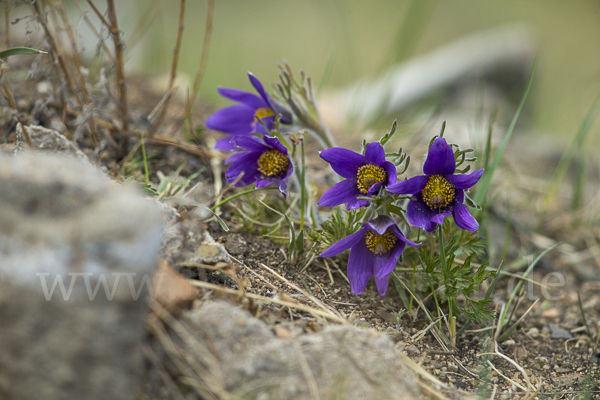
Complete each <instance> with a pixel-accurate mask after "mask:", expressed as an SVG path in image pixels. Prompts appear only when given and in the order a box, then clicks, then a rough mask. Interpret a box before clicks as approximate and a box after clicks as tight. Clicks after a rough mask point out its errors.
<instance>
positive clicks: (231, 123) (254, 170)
mask: <svg viewBox="0 0 600 400" xmlns="http://www.w3.org/2000/svg"><path fill="white" fill-rule="evenodd" d="M248 78H250V82H251V83H252V86H254V89H256V91H257V92H258V94H259V95H258V96H257V95H256V94H254V93H249V92H244V91H242V90H238V89H229V88H218V91H219V93H220V94H221V95H222V96H223V97H226V98H228V99H230V100H233V101H236V102H238V103H239V104H235V105H232V106H228V107H225V108H222V109H220V110H218V111H217V112H215V113H214V114H212V115H211V116H210V117H208V118H207V119H206V122H205V125H206V127H207V128H209V129H213V130H216V131H220V132H223V133H226V134H228V135H229V136H228V137H225V138H223V139H220V140H218V141H217V143H216V145H215V148H216V149H218V150H224V151H232V152H234V153H233V155H231V156H230V157H229V158H228V159H227V160H226V161H225V163H226V164H229V169H228V170H227V172H226V173H225V177H226V178H227V183H233V184H235V186H248V185H250V184H252V183H256V187H257V188H262V187H265V186H268V185H270V184H271V183H277V184H278V186H279V191H280V192H281V193H282V194H283V196H284V197H285V196H287V181H288V178H289V177H290V175H291V174H292V172H293V171H294V167H293V163H292V160H291V158H290V156H289V154H288V149H287V148H286V147H285V146H284V145H283V144H282V143H281V141H280V140H279V139H278V138H277V137H276V136H271V134H272V132H273V130H274V129H275V128H276V125H277V124H276V121H277V119H278V120H279V123H282V124H289V123H291V115H290V113H289V112H288V111H287V110H286V109H285V108H284V107H282V106H281V105H280V104H278V103H277V102H275V101H274V100H273V99H272V98H271V97H270V96H269V95H268V94H267V92H266V91H265V89H264V87H263V85H262V83H261V82H260V81H259V80H258V79H257V78H256V77H255V76H254V75H252V73H250V72H248Z"/></svg>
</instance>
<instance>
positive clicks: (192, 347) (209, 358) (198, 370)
mask: <svg viewBox="0 0 600 400" xmlns="http://www.w3.org/2000/svg"><path fill="white" fill-rule="evenodd" d="M149 305H150V308H151V310H152V312H153V313H152V314H150V315H149V316H148V319H147V327H148V331H149V332H150V333H151V334H152V335H153V336H154V337H155V338H156V339H157V340H158V342H159V343H160V344H161V346H162V347H163V348H164V350H165V352H166V354H167V356H168V357H169V358H170V359H171V361H172V362H173V364H174V365H175V367H176V368H177V370H178V372H179V373H180V374H181V376H180V377H177V380H178V381H179V382H180V383H182V384H185V385H186V386H188V387H190V389H192V390H193V391H194V392H195V393H196V394H197V395H199V396H200V398H203V399H212V400H226V399H230V398H231V396H230V395H229V394H228V393H227V391H226V390H225V389H224V381H223V377H222V374H221V370H220V368H219V364H218V353H217V352H216V349H210V348H207V347H206V345H205V344H204V343H201V342H199V341H198V340H197V339H196V338H195V337H194V335H192V334H191V333H190V332H189V331H188V329H187V328H186V327H185V326H184V325H183V324H182V323H181V322H179V321H178V320H176V319H175V318H174V317H173V316H172V315H171V314H170V313H169V311H168V310H166V309H165V308H164V307H162V306H161V305H160V304H158V303H157V302H156V301H153V300H150V301H149ZM165 326H168V327H169V328H170V329H171V331H172V332H173V333H174V334H175V335H176V337H178V338H179V339H181V341H182V342H183V344H184V345H185V347H183V346H182V345H181V344H180V343H176V342H175V341H174V340H173V338H172V336H171V335H169V333H168V332H167V330H166V329H165ZM198 328H199V329H200V327H198Z"/></svg>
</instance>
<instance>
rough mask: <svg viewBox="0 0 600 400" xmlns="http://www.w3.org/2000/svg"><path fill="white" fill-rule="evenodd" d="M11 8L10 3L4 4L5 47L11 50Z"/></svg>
mask: <svg viewBox="0 0 600 400" xmlns="http://www.w3.org/2000/svg"><path fill="white" fill-rule="evenodd" d="M9 11H10V6H9V5H8V1H7V2H5V3H4V36H5V37H4V46H5V47H6V48H7V49H8V48H10V17H9Z"/></svg>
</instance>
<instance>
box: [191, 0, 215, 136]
mask: <svg viewBox="0 0 600 400" xmlns="http://www.w3.org/2000/svg"><path fill="white" fill-rule="evenodd" d="M214 18H215V0H208V5H207V8H206V27H205V29H204V43H203V44H202V56H200V64H199V65H198V70H197V71H196V78H195V79H194V86H193V87H192V95H191V97H190V99H189V101H188V103H187V106H186V110H185V116H186V118H189V119H190V120H191V114H192V109H193V108H194V103H195V102H196V97H197V96H198V91H199V90H200V83H201V82H202V77H203V76H204V70H205V69H206V63H207V62H208V50H209V48H210V40H211V37H212V29H213V21H214ZM189 129H190V130H191V129H192V126H191V125H190V126H189Z"/></svg>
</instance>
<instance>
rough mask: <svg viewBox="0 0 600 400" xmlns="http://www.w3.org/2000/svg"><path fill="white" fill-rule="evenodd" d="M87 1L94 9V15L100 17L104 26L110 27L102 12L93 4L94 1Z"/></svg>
mask: <svg viewBox="0 0 600 400" xmlns="http://www.w3.org/2000/svg"><path fill="white" fill-rule="evenodd" d="M87 2H88V4H89V5H90V7H92V10H94V13H96V16H97V17H98V18H99V19H100V21H102V23H103V24H104V26H106V27H107V28H108V29H110V24H109V23H108V21H107V20H106V18H104V15H102V13H101V12H100V11H99V10H98V8H97V7H96V5H95V4H94V2H93V1H92V0H87Z"/></svg>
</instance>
